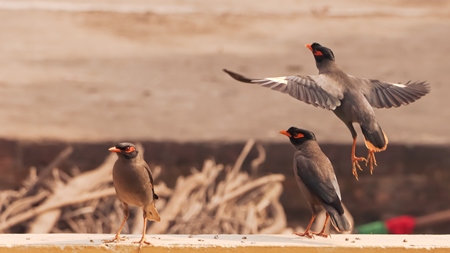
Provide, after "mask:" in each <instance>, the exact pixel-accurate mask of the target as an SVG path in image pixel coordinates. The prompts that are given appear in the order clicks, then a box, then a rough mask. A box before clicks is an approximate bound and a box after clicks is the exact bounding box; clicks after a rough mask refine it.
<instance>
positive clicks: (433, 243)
mask: <svg viewBox="0 0 450 253" xmlns="http://www.w3.org/2000/svg"><path fill="white" fill-rule="evenodd" d="M113 236H114V235H112V234H111V235H108V234H2V235H0V249H1V248H5V247H14V246H29V247H41V246H49V245H53V246H60V247H61V248H63V247H65V246H82V245H85V246H102V247H107V246H106V245H105V244H104V243H102V240H104V239H111V238H113ZM125 236H126V237H127V239H126V240H125V241H122V242H120V243H108V245H109V246H111V245H120V246H122V245H124V246H125V245H133V246H134V247H135V246H136V245H135V244H132V243H131V242H133V241H137V240H139V239H140V235H137V234H134V235H125ZM215 236H216V235H192V236H189V235H151V234H148V235H147V240H148V241H149V242H151V243H152V244H153V245H154V246H156V247H242V246H250V247H254V246H260V247H341V248H342V247H350V248H366V247H369V248H373V247H376V248H390V247H392V248H415V249H435V248H447V249H450V235H357V234H349V235H336V234H333V235H332V237H331V238H322V237H315V239H308V238H303V237H298V236H295V235H223V234H219V235H217V236H216V237H217V238H218V239H215V238H214V237H215ZM190 237H191V238H190ZM244 237H246V238H247V239H243V238H244ZM347 238H348V240H346V239H347ZM109 246H108V247H109Z"/></svg>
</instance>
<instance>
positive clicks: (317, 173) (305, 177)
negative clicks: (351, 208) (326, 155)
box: [295, 155, 344, 214]
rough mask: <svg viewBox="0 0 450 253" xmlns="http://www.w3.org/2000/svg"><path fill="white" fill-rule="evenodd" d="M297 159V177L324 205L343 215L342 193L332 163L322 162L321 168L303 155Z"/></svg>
mask: <svg viewBox="0 0 450 253" xmlns="http://www.w3.org/2000/svg"><path fill="white" fill-rule="evenodd" d="M295 159H296V166H297V168H296V173H297V176H298V177H300V180H301V181H302V182H303V183H304V184H305V185H306V187H308V189H309V191H310V192H311V193H312V194H314V195H315V196H316V197H318V198H319V199H321V200H322V201H323V202H324V203H326V204H328V205H330V206H332V207H334V208H335V209H336V210H337V211H338V212H339V214H343V213H344V208H343V207H342V204H341V193H340V190H339V185H338V183H337V179H336V176H335V174H334V171H333V169H332V167H331V166H332V165H331V163H330V162H329V161H328V160H327V161H328V162H327V163H325V162H322V163H323V164H322V165H321V166H323V167H319V165H318V163H315V162H312V161H311V160H310V159H309V158H306V157H304V156H302V155H298V156H296V158H295ZM330 169H331V170H330Z"/></svg>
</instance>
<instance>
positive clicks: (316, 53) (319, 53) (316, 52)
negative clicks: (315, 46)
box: [313, 51, 323, 56]
mask: <svg viewBox="0 0 450 253" xmlns="http://www.w3.org/2000/svg"><path fill="white" fill-rule="evenodd" d="M313 54H314V55H315V56H323V54H322V52H320V51H314V53H313Z"/></svg>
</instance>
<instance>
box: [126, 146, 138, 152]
mask: <svg viewBox="0 0 450 253" xmlns="http://www.w3.org/2000/svg"><path fill="white" fill-rule="evenodd" d="M135 150H136V149H135V148H133V147H126V148H125V150H124V151H125V153H131V152H133V151H135Z"/></svg>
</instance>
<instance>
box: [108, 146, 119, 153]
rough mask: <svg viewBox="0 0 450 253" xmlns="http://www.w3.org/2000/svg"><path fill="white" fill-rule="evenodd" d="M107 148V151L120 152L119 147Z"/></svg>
mask: <svg viewBox="0 0 450 253" xmlns="http://www.w3.org/2000/svg"><path fill="white" fill-rule="evenodd" d="M108 150H109V152H115V153H120V152H122V151H121V150H120V149H118V148H116V147H112V148H109V149H108Z"/></svg>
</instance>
